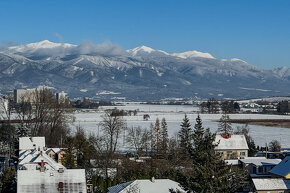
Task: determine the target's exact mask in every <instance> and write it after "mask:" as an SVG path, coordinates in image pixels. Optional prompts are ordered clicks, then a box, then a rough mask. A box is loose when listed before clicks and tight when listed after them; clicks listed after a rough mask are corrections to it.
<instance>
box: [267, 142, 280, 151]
mask: <svg viewBox="0 0 290 193" xmlns="http://www.w3.org/2000/svg"><path fill="white" fill-rule="evenodd" d="M269 150H270V151H272V152H280V150H281V143H280V142H279V141H278V140H273V141H271V142H270V143H269Z"/></svg>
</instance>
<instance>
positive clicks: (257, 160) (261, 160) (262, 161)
mask: <svg viewBox="0 0 290 193" xmlns="http://www.w3.org/2000/svg"><path fill="white" fill-rule="evenodd" d="M240 162H243V163H245V164H254V165H256V166H266V165H277V164H279V163H280V162H281V159H267V158H265V157H247V158H245V159H240Z"/></svg>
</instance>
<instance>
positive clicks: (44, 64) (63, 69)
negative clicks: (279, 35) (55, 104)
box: [0, 40, 290, 100]
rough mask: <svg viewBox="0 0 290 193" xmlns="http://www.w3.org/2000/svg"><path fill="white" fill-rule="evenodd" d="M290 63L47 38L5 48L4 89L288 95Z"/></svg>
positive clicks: (156, 95)
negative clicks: (276, 65) (263, 65)
mask: <svg viewBox="0 0 290 193" xmlns="http://www.w3.org/2000/svg"><path fill="white" fill-rule="evenodd" d="M289 77H290V70H289V68H286V67H283V68H280V69H274V70H264V69H260V68H257V67H255V66H253V65H250V64H248V63H247V62H245V61H242V60H240V59H228V60H227V59H217V58H214V57H213V56H212V55H211V54H209V53H203V52H199V51H188V52H184V53H168V52H165V51H162V50H155V49H153V48H149V47H146V46H140V47H137V48H134V49H130V50H124V49H123V48H122V47H120V46H118V45H114V44H100V45H93V44H91V43H83V44H81V45H73V44H67V43H53V42H49V41H47V40H44V41H41V42H37V43H31V44H27V45H19V46H13V47H8V48H6V49H5V50H2V51H1V52H0V88H1V92H6V91H9V90H13V89H14V88H26V87H37V86H39V85H45V86H49V87H53V88H55V89H56V90H64V91H66V92H68V93H69V95H70V96H71V97H77V96H90V97H97V98H112V97H127V98H130V99H135V100H136V99H138V100H145V99H161V98H168V97H202V98H208V97H218V98H219V97H232V98H251V97H265V96H285V95H287V96H288V95H289V93H290V87H289V83H290V81H289V79H290V78H289Z"/></svg>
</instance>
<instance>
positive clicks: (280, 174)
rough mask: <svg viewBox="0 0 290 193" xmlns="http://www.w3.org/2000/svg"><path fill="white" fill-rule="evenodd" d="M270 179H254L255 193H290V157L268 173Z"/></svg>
mask: <svg viewBox="0 0 290 193" xmlns="http://www.w3.org/2000/svg"><path fill="white" fill-rule="evenodd" d="M269 173H270V174H271V176H272V177H271V178H254V179H253V185H254V190H255V191H256V192H257V193H290V156H287V157H285V158H284V159H283V160H282V161H281V162H280V163H279V164H277V165H276V166H275V167H274V168H273V169H272V170H270V171H269Z"/></svg>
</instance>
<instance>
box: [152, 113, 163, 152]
mask: <svg viewBox="0 0 290 193" xmlns="http://www.w3.org/2000/svg"><path fill="white" fill-rule="evenodd" d="M154 135H155V136H154V137H155V151H156V153H157V155H158V154H160V150H161V142H162V137H161V127H160V121H159V119H158V118H156V121H155V125H154Z"/></svg>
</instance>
